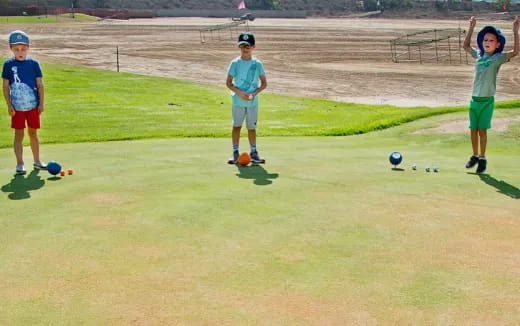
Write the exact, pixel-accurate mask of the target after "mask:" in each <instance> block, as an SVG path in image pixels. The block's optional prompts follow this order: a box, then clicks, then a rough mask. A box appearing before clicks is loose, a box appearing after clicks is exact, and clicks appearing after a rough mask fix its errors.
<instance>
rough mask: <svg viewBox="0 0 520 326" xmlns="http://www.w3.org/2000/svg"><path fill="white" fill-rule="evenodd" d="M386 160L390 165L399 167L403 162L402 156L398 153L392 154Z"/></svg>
mask: <svg viewBox="0 0 520 326" xmlns="http://www.w3.org/2000/svg"><path fill="white" fill-rule="evenodd" d="M388 159H389V160H390V163H391V164H392V165H399V164H401V162H402V161H403V156H402V155H401V153H399V152H392V153H390V157H389V158H388Z"/></svg>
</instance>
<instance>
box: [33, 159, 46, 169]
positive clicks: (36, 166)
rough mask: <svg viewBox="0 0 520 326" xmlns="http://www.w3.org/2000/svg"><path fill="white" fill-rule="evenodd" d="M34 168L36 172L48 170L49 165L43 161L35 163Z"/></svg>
mask: <svg viewBox="0 0 520 326" xmlns="http://www.w3.org/2000/svg"><path fill="white" fill-rule="evenodd" d="M33 167H34V168H35V169H36V170H47V164H45V163H43V162H42V161H40V162H36V163H34V164H33Z"/></svg>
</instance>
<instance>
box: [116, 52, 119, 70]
mask: <svg viewBox="0 0 520 326" xmlns="http://www.w3.org/2000/svg"><path fill="white" fill-rule="evenodd" d="M116 58H117V59H116V60H117V72H119V46H116Z"/></svg>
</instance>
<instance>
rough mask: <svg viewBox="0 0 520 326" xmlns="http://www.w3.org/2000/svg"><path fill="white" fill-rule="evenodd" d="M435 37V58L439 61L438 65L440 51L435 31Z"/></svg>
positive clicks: (434, 31)
mask: <svg viewBox="0 0 520 326" xmlns="http://www.w3.org/2000/svg"><path fill="white" fill-rule="evenodd" d="M433 33H434V34H433V35H434V37H435V58H436V59H437V63H438V62H439V51H437V30H436V29H434V30H433Z"/></svg>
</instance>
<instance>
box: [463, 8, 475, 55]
mask: <svg viewBox="0 0 520 326" xmlns="http://www.w3.org/2000/svg"><path fill="white" fill-rule="evenodd" d="M476 24H477V19H476V18H475V16H471V18H470V19H469V28H468V32H467V33H466V37H465V38H464V43H463V44H462V48H463V49H464V51H466V52H467V53H469V54H471V37H472V36H473V30H474V29H475V25H476Z"/></svg>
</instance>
